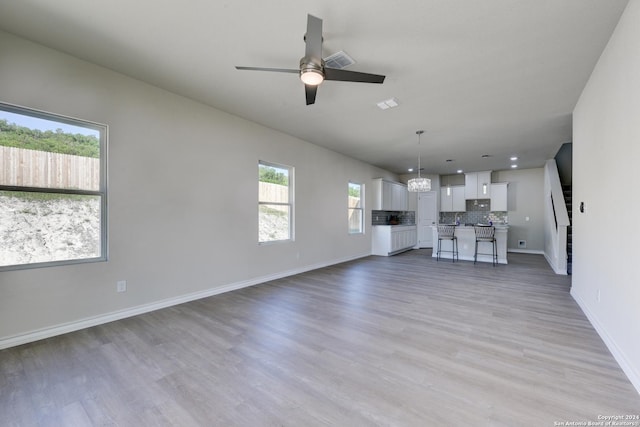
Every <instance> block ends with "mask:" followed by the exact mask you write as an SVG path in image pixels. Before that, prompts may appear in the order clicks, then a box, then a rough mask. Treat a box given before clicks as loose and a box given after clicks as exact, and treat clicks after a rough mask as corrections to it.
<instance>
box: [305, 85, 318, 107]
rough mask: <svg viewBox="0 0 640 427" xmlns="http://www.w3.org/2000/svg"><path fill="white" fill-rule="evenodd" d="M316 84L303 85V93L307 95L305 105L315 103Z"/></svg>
mask: <svg viewBox="0 0 640 427" xmlns="http://www.w3.org/2000/svg"><path fill="white" fill-rule="evenodd" d="M317 92H318V86H312V85H304V93H305V95H306V96H307V105H311V104H315V102H316V93H317Z"/></svg>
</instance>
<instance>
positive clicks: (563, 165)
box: [555, 142, 573, 185]
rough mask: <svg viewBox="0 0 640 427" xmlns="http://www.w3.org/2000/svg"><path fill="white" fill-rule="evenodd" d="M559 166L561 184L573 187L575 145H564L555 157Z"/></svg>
mask: <svg viewBox="0 0 640 427" xmlns="http://www.w3.org/2000/svg"><path fill="white" fill-rule="evenodd" d="M555 160H556V164H557V165H558V175H560V184H562V185H571V178H572V174H573V172H572V171H573V144H572V143H570V142H567V143H566V144H562V147H560V149H559V150H558V152H557V153H556V156H555Z"/></svg>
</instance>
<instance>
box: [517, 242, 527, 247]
mask: <svg viewBox="0 0 640 427" xmlns="http://www.w3.org/2000/svg"><path fill="white" fill-rule="evenodd" d="M518 247H519V248H520V249H526V247H527V241H526V240H518Z"/></svg>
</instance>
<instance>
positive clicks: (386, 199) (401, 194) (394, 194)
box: [373, 178, 409, 211]
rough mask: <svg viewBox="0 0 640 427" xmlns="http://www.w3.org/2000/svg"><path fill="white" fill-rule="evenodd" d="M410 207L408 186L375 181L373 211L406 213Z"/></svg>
mask: <svg viewBox="0 0 640 427" xmlns="http://www.w3.org/2000/svg"><path fill="white" fill-rule="evenodd" d="M408 206H409V193H408V192H407V186H406V185H405V184H401V183H399V182H394V181H387V180H386V179H382V178H377V179H374V180H373V210H376V211H406V210H407V209H408Z"/></svg>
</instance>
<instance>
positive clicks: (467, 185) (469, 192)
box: [464, 172, 478, 199]
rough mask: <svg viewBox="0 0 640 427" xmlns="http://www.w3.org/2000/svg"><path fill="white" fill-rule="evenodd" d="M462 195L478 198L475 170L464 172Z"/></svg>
mask: <svg viewBox="0 0 640 427" xmlns="http://www.w3.org/2000/svg"><path fill="white" fill-rule="evenodd" d="M464 197H465V199H477V198H478V174H477V173H475V172H473V173H465V174H464Z"/></svg>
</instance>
